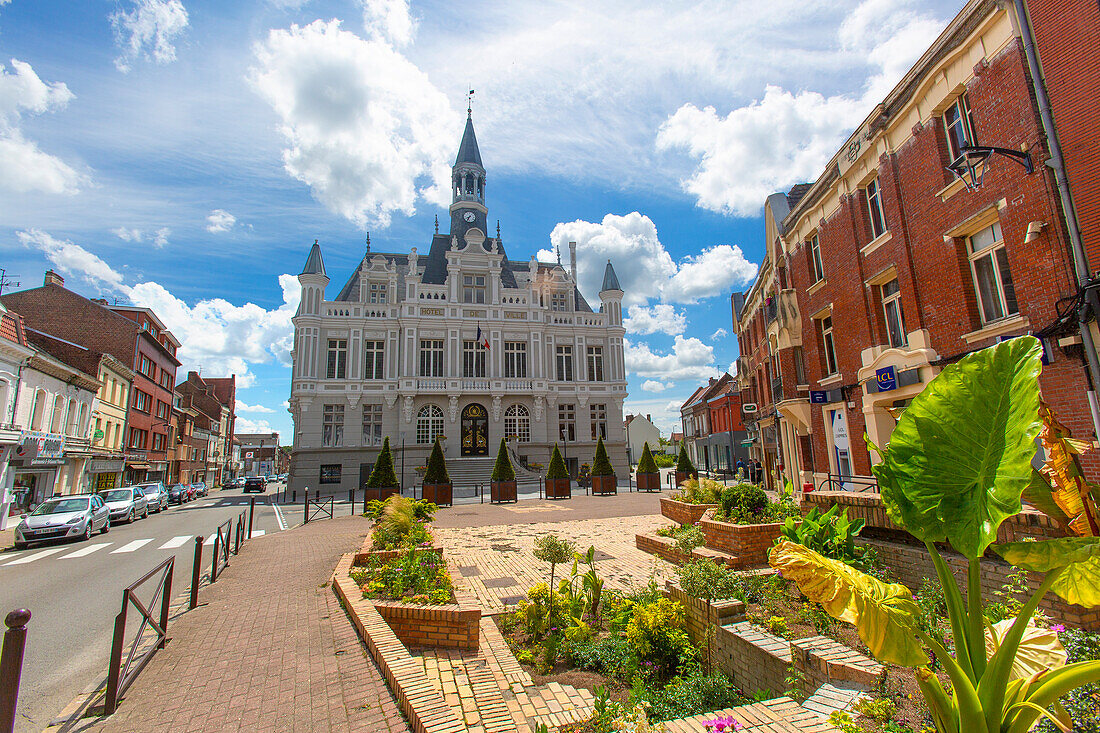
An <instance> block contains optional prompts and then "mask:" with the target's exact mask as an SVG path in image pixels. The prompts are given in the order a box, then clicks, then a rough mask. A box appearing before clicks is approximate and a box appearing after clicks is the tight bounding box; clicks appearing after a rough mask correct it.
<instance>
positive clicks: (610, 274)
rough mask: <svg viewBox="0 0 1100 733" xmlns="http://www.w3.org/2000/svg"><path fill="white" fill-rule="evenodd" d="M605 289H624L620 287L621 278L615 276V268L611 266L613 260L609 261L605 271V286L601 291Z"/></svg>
mask: <svg viewBox="0 0 1100 733" xmlns="http://www.w3.org/2000/svg"><path fill="white" fill-rule="evenodd" d="M605 290H622V288H621V287H619V278H618V277H616V276H615V268H614V267H612V266H611V260H608V261H607V267H605V268H604V271H603V287H602V288H600V292H601V293H602V292H603V291H605Z"/></svg>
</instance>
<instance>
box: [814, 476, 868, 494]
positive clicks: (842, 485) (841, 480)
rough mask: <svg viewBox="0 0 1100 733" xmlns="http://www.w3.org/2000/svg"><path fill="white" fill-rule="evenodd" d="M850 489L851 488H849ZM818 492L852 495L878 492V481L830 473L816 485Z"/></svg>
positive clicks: (865, 477)
mask: <svg viewBox="0 0 1100 733" xmlns="http://www.w3.org/2000/svg"><path fill="white" fill-rule="evenodd" d="M849 487H851V488H849ZM817 490H818V491H848V492H853V493H857V494H859V493H864V492H876V491H878V480H877V479H874V478H869V477H867V476H842V475H840V474H835V473H830V474H829V475H828V476H826V477H825V478H823V479H821V480H820V481H819V482H818V483H817Z"/></svg>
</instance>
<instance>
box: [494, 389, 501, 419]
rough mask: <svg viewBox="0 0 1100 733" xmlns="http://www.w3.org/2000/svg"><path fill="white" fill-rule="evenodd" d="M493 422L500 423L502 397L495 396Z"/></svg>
mask: <svg viewBox="0 0 1100 733" xmlns="http://www.w3.org/2000/svg"><path fill="white" fill-rule="evenodd" d="M493 422H500V395H493Z"/></svg>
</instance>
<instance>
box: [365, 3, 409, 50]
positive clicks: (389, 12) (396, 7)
mask: <svg viewBox="0 0 1100 733" xmlns="http://www.w3.org/2000/svg"><path fill="white" fill-rule="evenodd" d="M360 4H361V5H362V6H363V27H364V28H365V29H366V31H367V33H368V34H370V35H371V36H372V37H374V38H376V39H380V40H385V41H389V42H390V43H392V44H393V45H394V46H397V47H401V46H406V45H408V44H409V42H410V41H412V38H413V34H414V33H415V32H416V21H414V20H413V18H412V15H410V13H409V0H360Z"/></svg>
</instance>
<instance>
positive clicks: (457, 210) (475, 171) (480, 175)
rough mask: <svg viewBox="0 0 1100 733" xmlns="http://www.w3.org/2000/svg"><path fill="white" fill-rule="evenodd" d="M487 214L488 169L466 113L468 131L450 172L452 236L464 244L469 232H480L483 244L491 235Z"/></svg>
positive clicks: (472, 123)
mask: <svg viewBox="0 0 1100 733" xmlns="http://www.w3.org/2000/svg"><path fill="white" fill-rule="evenodd" d="M487 214H488V209H486V208H485V166H483V165H482V163H481V151H480V150H478V147H477V136H476V135H475V134H474V120H473V116H472V114H471V113H470V111H469V110H467V112H466V129H465V130H464V131H463V133H462V142H461V144H459V146H458V155H457V156H456V157H455V164H454V166H453V167H452V168H451V235H452V236H457V237H458V239H459V241H460V242H463V241H465V238H466V232H467V231H468V230H470V229H477V230H478V232H480V237H481V239H482V241H483V242H484V241H486V239H485V238H486V237H488V234H489V227H488V224H487V221H486V217H487ZM486 249H488V248H487V247H486Z"/></svg>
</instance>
